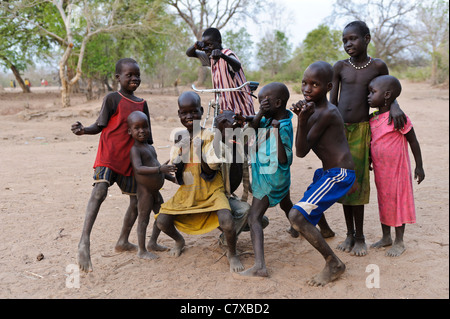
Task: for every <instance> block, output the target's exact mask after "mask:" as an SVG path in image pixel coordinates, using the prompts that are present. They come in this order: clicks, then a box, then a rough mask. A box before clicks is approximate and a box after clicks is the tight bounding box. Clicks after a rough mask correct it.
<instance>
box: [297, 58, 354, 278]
mask: <svg viewBox="0 0 450 319" xmlns="http://www.w3.org/2000/svg"><path fill="white" fill-rule="evenodd" d="M332 78H333V68H332V66H331V65H330V64H329V63H326V62H323V61H319V62H315V63H313V64H311V65H310V66H309V67H308V68H307V69H306V70H305V72H304V74H303V80H302V92H303V96H304V97H305V100H302V101H299V102H297V103H296V104H295V105H293V108H292V111H293V112H294V113H295V114H297V116H298V126H297V133H296V139H295V147H296V155H297V156H299V157H305V156H306V155H307V154H308V153H309V151H310V150H311V149H312V150H313V151H314V153H315V154H316V155H317V157H318V158H319V159H320V160H321V161H322V166H323V167H322V168H319V169H317V170H316V172H315V173H314V178H313V182H312V184H311V185H310V186H309V187H308V188H307V190H306V192H305V194H304V195H303V198H302V199H301V200H300V201H299V202H298V203H297V204H295V205H294V206H293V207H292V209H291V211H290V212H289V221H290V222H291V224H292V226H293V228H294V229H295V230H297V231H299V232H300V233H301V234H302V235H303V236H304V237H305V238H306V240H308V242H309V243H310V244H311V245H313V247H314V248H316V249H317V250H318V251H319V252H320V253H321V254H322V256H323V257H324V259H325V261H326V265H325V268H324V269H323V270H322V272H320V273H319V274H317V275H315V276H314V277H313V278H312V279H311V280H310V281H309V284H310V285H312V286H324V285H326V284H327V283H329V282H331V281H333V280H335V279H337V278H339V277H340V276H341V274H342V273H343V272H344V271H345V265H344V263H343V262H342V261H341V260H340V259H339V258H338V257H337V256H336V255H335V254H334V252H333V251H332V249H331V248H330V246H328V244H327V243H326V241H325V240H324V238H323V237H322V235H321V234H320V231H319V230H318V229H317V228H316V227H315V226H316V225H317V223H318V222H319V220H320V218H321V217H322V215H323V214H324V212H325V210H326V209H328V208H329V207H330V206H331V205H333V204H334V203H335V202H336V201H338V200H339V199H340V198H341V197H342V196H344V195H345V194H347V192H348V191H349V190H350V189H351V187H352V185H353V183H354V181H355V171H354V163H353V159H352V155H351V153H350V149H349V146H348V142H347V139H346V137H345V133H344V121H343V120H342V116H341V114H340V113H339V110H338V109H337V107H336V106H335V105H333V104H331V103H330V102H329V101H328V99H327V93H328V92H329V91H330V90H331V88H332V86H333V84H332Z"/></svg>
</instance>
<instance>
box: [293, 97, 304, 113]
mask: <svg viewBox="0 0 450 319" xmlns="http://www.w3.org/2000/svg"><path fill="white" fill-rule="evenodd" d="M305 104H306V101H305V100H300V101H298V102H297V103H295V104H294V103H292V107H291V111H292V112H294V113H295V114H296V115H297V116H298V115H299V114H300V112H301V111H302V109H303V107H304V106H305Z"/></svg>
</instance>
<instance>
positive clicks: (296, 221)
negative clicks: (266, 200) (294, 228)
mask: <svg viewBox="0 0 450 319" xmlns="http://www.w3.org/2000/svg"><path fill="white" fill-rule="evenodd" d="M288 219H289V222H290V223H291V224H292V225H298V226H299V225H300V224H301V223H302V219H304V218H303V215H302V214H301V213H300V212H299V211H298V210H296V209H295V208H293V209H291V210H290V211H289V214H288Z"/></svg>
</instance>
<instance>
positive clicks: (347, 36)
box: [342, 21, 371, 56]
mask: <svg viewBox="0 0 450 319" xmlns="http://www.w3.org/2000/svg"><path fill="white" fill-rule="evenodd" d="M370 39H371V36H370V30H369V28H368V27H367V25H366V23H365V22H363V21H353V22H350V23H349V24H347V25H346V26H345V28H344V31H343V32H342V42H343V44H344V49H345V52H347V54H348V55H350V56H358V55H360V54H363V53H367V46H368V45H369V43H370Z"/></svg>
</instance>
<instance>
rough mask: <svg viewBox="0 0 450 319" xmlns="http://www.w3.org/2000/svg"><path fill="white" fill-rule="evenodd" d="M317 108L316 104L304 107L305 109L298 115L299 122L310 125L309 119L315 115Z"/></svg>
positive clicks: (309, 103)
mask: <svg viewBox="0 0 450 319" xmlns="http://www.w3.org/2000/svg"><path fill="white" fill-rule="evenodd" d="M315 106H316V104H315V103H314V102H308V103H306V104H305V105H304V106H303V108H302V109H301V111H300V114H299V115H298V118H299V121H300V122H301V123H302V124H306V123H308V120H309V118H310V117H311V115H313V113H314V108H315Z"/></svg>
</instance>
